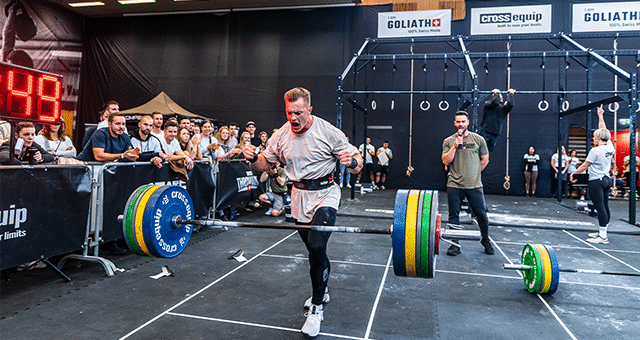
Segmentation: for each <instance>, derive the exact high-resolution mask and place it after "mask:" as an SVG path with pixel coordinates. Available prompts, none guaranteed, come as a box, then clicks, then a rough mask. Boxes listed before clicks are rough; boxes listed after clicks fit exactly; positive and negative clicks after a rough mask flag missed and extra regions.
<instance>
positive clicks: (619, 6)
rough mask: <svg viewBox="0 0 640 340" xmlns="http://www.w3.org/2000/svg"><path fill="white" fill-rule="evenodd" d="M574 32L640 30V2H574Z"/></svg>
mask: <svg viewBox="0 0 640 340" xmlns="http://www.w3.org/2000/svg"><path fill="white" fill-rule="evenodd" d="M571 12H572V16H573V20H572V31H573V32H603V31H636V30H640V2H638V1H625V2H601V3H595V4H573V10H572V11H571Z"/></svg>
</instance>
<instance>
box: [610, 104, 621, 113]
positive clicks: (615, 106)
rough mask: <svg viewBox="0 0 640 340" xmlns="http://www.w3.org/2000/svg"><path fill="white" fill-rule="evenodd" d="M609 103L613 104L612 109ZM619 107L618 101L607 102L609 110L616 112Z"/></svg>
mask: <svg viewBox="0 0 640 340" xmlns="http://www.w3.org/2000/svg"><path fill="white" fill-rule="evenodd" d="M611 104H614V105H613V107H614V109H611ZM619 108H620V104H618V102H613V103H609V111H611V112H616V111H618V109H619Z"/></svg>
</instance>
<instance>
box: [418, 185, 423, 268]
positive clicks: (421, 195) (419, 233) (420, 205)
mask: <svg viewBox="0 0 640 340" xmlns="http://www.w3.org/2000/svg"><path fill="white" fill-rule="evenodd" d="M423 201H424V190H420V196H419V197H418V218H417V219H416V277H421V276H422V272H421V268H420V266H421V264H420V238H421V237H422V208H423V206H424V205H423V203H424V202H423Z"/></svg>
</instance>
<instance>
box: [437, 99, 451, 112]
mask: <svg viewBox="0 0 640 340" xmlns="http://www.w3.org/2000/svg"><path fill="white" fill-rule="evenodd" d="M444 105H446V106H444ZM443 106H444V107H443ZM438 107H440V110H442V111H447V110H448V109H449V102H448V101H446V100H441V101H440V104H438Z"/></svg>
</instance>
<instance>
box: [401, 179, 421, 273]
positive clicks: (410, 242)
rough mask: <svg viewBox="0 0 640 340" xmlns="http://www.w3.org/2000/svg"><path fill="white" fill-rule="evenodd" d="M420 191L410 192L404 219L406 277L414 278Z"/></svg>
mask: <svg viewBox="0 0 640 340" xmlns="http://www.w3.org/2000/svg"><path fill="white" fill-rule="evenodd" d="M419 198H420V190H410V191H409V198H408V199H407V217H406V218H405V224H404V225H405V234H404V239H405V242H404V251H405V262H404V263H405V265H406V268H407V277H416V221H417V218H418V199H419Z"/></svg>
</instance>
